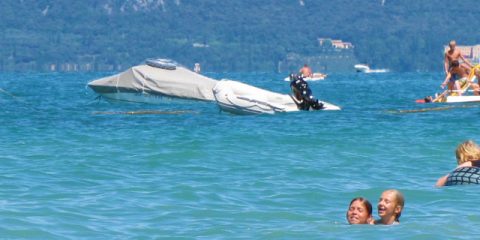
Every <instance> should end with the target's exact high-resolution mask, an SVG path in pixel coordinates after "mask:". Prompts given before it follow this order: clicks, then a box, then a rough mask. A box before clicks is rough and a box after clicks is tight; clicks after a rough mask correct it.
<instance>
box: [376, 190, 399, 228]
mask: <svg viewBox="0 0 480 240" xmlns="http://www.w3.org/2000/svg"><path fill="white" fill-rule="evenodd" d="M404 204H405V199H404V197H403V194H402V193H401V192H399V191H398V190H395V189H390V190H386V191H384V192H383V193H382V195H381V196H380V199H379V200H378V205H377V208H378V216H379V217H380V219H378V220H376V221H375V224H385V225H390V224H399V223H400V216H401V215H402V210H403V206H404Z"/></svg>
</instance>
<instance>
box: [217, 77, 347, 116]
mask: <svg viewBox="0 0 480 240" xmlns="http://www.w3.org/2000/svg"><path fill="white" fill-rule="evenodd" d="M213 94H214V96H215V100H216V101H217V104H218V106H219V107H220V109H222V110H224V111H226V112H230V113H234V114H243V115H244V114H274V113H280V112H295V111H300V110H299V109H298V107H297V104H296V103H295V102H294V101H293V99H292V97H291V96H290V95H287V94H280V93H275V92H271V91H267V90H264V89H261V88H257V87H254V86H251V85H248V84H244V83H241V82H237V81H231V80H221V81H220V82H218V83H217V84H216V85H215V87H214V88H213ZM322 103H323V104H324V109H322V110H340V107H338V106H335V105H333V104H330V103H326V102H322Z"/></svg>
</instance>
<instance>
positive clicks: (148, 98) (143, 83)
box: [88, 59, 217, 103]
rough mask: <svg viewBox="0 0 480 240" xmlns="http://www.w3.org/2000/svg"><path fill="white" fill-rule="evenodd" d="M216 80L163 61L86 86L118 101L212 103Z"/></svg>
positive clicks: (150, 63) (151, 61)
mask: <svg viewBox="0 0 480 240" xmlns="http://www.w3.org/2000/svg"><path fill="white" fill-rule="evenodd" d="M215 84H217V80H214V79H211V78H208V77H206V76H203V75H200V74H198V73H195V72H193V71H190V70H189V69H187V68H185V67H182V66H180V65H178V64H177V63H175V62H173V61H171V60H166V59H147V61H146V64H145V65H139V66H134V67H131V68H130V69H128V70H127V71H125V72H122V73H119V74H116V75H113V76H108V77H105V78H101V79H98V80H94V81H92V82H90V83H88V86H89V87H90V88H91V89H92V90H93V91H95V92H96V93H98V94H100V95H101V96H103V97H105V98H108V99H114V100H121V101H130V102H146V103H159V102H162V101H164V98H165V97H168V98H179V99H191V100H202V101H214V100H215V98H214V96H213V92H212V88H213V87H214V86H215Z"/></svg>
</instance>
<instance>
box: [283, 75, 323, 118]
mask: <svg viewBox="0 0 480 240" xmlns="http://www.w3.org/2000/svg"><path fill="white" fill-rule="evenodd" d="M290 88H291V89H292V92H293V99H294V101H295V103H296V104H297V106H298V109H300V110H305V111H308V110H312V109H313V110H320V109H323V108H324V106H323V103H322V102H319V101H318V99H316V98H315V97H313V95H312V90H311V89H310V87H309V86H308V83H307V82H306V81H305V80H304V79H303V77H302V76H299V75H295V74H290Z"/></svg>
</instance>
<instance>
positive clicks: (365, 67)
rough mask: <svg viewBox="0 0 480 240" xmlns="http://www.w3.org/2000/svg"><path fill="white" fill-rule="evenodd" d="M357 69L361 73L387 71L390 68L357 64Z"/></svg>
mask: <svg viewBox="0 0 480 240" xmlns="http://www.w3.org/2000/svg"><path fill="white" fill-rule="evenodd" d="M354 68H355V71H357V72H361V73H386V72H388V71H389V70H388V69H370V67H369V66H368V65H366V64H355V66H354Z"/></svg>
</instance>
